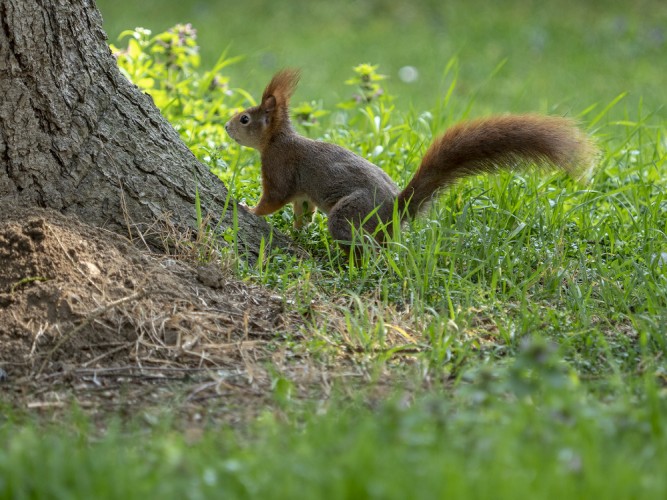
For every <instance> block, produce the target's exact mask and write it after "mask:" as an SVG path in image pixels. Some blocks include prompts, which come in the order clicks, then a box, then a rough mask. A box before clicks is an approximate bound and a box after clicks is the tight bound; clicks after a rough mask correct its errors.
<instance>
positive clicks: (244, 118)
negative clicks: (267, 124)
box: [239, 115, 250, 125]
mask: <svg viewBox="0 0 667 500" xmlns="http://www.w3.org/2000/svg"><path fill="white" fill-rule="evenodd" d="M239 121H240V122H241V125H247V124H248V123H249V122H250V117H249V116H248V115H241V118H239Z"/></svg>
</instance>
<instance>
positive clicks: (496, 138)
mask: <svg viewBox="0 0 667 500" xmlns="http://www.w3.org/2000/svg"><path fill="white" fill-rule="evenodd" d="M299 77H300V74H299V71H298V70H293V69H285V70H282V71H280V72H278V73H277V74H276V75H275V76H274V77H273V79H272V80H271V82H270V83H269V84H268V86H267V87H266V89H265V90H264V93H263V95H262V100H261V102H260V104H259V105H258V106H253V107H250V108H248V109H246V110H244V111H242V112H240V113H238V114H236V115H235V116H234V117H232V118H231V119H230V120H229V121H228V122H227V123H226V124H225V130H227V133H228V134H229V135H230V137H231V138H232V139H234V140H235V141H236V142H238V143H239V144H241V145H242V146H249V147H251V148H255V149H258V150H259V152H260V154H261V161H262V196H261V199H260V200H259V203H258V204H257V206H255V207H254V208H250V209H249V210H250V211H251V212H252V213H254V214H255V215H268V214H271V213H273V212H275V211H277V210H279V209H280V208H282V207H283V206H284V205H286V204H287V203H290V202H291V203H293V205H294V214H295V226H296V227H300V226H301V224H302V221H303V219H304V217H305V216H312V213H313V212H314V210H315V207H317V208H319V209H320V210H321V211H323V212H325V213H326V214H327V215H328V228H329V231H330V232H331V235H332V236H333V237H334V239H336V240H337V241H338V242H339V243H340V244H341V245H342V247H343V248H344V249H345V250H347V251H349V249H350V242H351V241H352V235H353V229H352V227H351V226H354V227H355V228H356V229H359V228H363V230H364V231H367V232H368V233H370V234H375V238H376V239H377V240H378V241H379V242H382V241H383V240H384V237H385V234H392V233H391V229H390V228H389V226H390V225H391V223H392V220H393V213H394V207H395V204H397V208H398V213H399V214H400V217H401V220H404V219H405V218H406V217H412V216H415V215H417V214H418V213H419V211H420V210H421V209H423V208H424V207H425V206H426V205H427V202H428V201H429V200H431V199H432V198H433V197H434V195H436V194H437V193H438V192H439V191H440V190H441V189H442V188H444V187H446V186H449V185H450V184H452V183H454V182H455V181H456V180H457V179H459V178H462V177H465V176H469V175H476V174H480V173H484V172H493V171H496V170H501V169H507V170H511V169H513V168H515V167H516V166H517V164H522V163H523V164H527V163H533V164H535V165H538V166H552V167H557V168H560V169H563V170H565V171H566V172H568V173H571V174H577V173H579V172H582V171H586V170H587V169H588V168H589V167H590V166H591V164H592V160H593V158H594V155H595V147H594V146H593V143H592V141H591V139H590V138H589V137H588V136H587V135H586V134H584V133H583V132H581V131H580V130H579V129H578V128H577V127H576V126H575V124H574V122H573V121H572V120H569V119H567V118H560V117H552V116H539V115H506V116H495V117H490V118H483V119H478V120H474V121H469V122H463V123H459V124H457V125H454V126H453V127H451V128H450V129H448V130H447V131H445V133H444V134H443V135H441V136H440V137H438V138H437V139H436V140H435V141H434V142H433V144H432V145H431V146H430V147H429V148H428V150H427V151H426V154H425V155H424V157H423V159H422V161H421V164H420V166H419V168H418V169H417V172H416V173H415V174H414V176H413V177H412V180H410V182H409V183H408V185H407V186H406V187H405V189H403V190H402V191H401V190H400V189H399V188H398V187H397V186H396V184H395V183H394V181H392V180H391V178H390V177H389V176H388V175H387V174H386V173H385V172H384V171H383V170H381V169H380V168H379V167H377V166H376V165H374V164H372V163H370V162H369V161H368V160H366V159H364V158H362V157H360V156H358V155H356V154H354V153H352V152H351V151H348V150H347V149H345V148H343V147H341V146H337V145H335V144H329V143H326V142H322V141H315V140H312V139H308V138H306V137H303V136H301V135H299V134H298V133H297V132H296V130H295V129H294V127H293V126H292V123H291V121H290V116H289V100H290V97H291V96H292V93H293V92H294V90H295V88H296V86H297V83H298V81H299ZM378 223H383V224H386V225H387V226H385V228H389V230H388V231H385V232H383V231H377V232H376V229H377V226H378Z"/></svg>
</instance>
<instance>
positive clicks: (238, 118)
mask: <svg viewBox="0 0 667 500" xmlns="http://www.w3.org/2000/svg"><path fill="white" fill-rule="evenodd" d="M267 125H268V117H267V116H266V113H264V112H263V110H262V109H261V107H259V106H255V107H253V108H248V109H246V110H244V111H241V112H240V113H238V114H236V115H234V116H233V117H232V119H231V120H229V121H228V122H227V123H225V130H226V131H227V133H228V134H229V137H231V138H232V139H234V140H235V141H236V142H238V143H239V144H240V145H241V146H248V147H250V148H255V149H259V148H260V145H261V143H262V136H263V135H264V131H265V130H266V128H267Z"/></svg>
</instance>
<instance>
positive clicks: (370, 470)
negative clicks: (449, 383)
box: [0, 341, 667, 499]
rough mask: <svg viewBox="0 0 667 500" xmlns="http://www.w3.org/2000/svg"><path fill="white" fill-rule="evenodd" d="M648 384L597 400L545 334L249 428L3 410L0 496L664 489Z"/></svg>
mask: <svg viewBox="0 0 667 500" xmlns="http://www.w3.org/2000/svg"><path fill="white" fill-rule="evenodd" d="M643 384H644V385H643V386H641V387H639V386H635V385H634V384H626V383H623V382H621V381H620V380H619V381H616V382H613V383H612V386H613V387H612V388H609V387H608V388H606V389H605V390H604V391H603V392H605V393H606V394H608V395H609V394H610V393H612V392H613V394H614V397H613V398H607V399H606V400H605V401H600V399H599V397H598V394H596V391H595V390H590V389H589V388H584V387H583V386H582V385H581V384H580V383H579V382H578V381H577V377H576V374H575V373H574V372H572V371H571V370H569V369H568V368H567V366H566V364H564V363H563V362H562V361H561V360H560V358H559V356H557V353H556V352H555V351H553V350H551V349H550V348H549V347H548V346H546V345H544V344H543V343H541V342H540V341H536V342H533V343H532V344H527V345H526V346H525V347H524V348H523V349H522V350H521V352H520V354H519V355H518V357H517V358H516V360H515V361H513V362H512V363H511V364H508V365H506V366H502V367H498V366H497V367H494V368H493V369H485V370H481V371H479V372H477V373H471V374H470V376H469V380H468V381H467V383H466V384H461V385H460V386H459V387H458V388H457V389H456V390H454V391H448V392H447V393H440V392H439V391H437V392H436V393H435V394H431V395H430V396H426V397H423V396H418V397H417V398H416V400H415V394H414V393H412V392H408V391H404V392H402V393H400V394H398V395H397V396H396V397H394V398H393V399H391V400H390V401H388V402H378V403H376V404H375V405H374V406H373V407H372V408H369V407H368V402H362V401H352V402H348V403H345V404H344V405H341V404H328V405H325V406H320V408H319V409H318V411H315V408H311V409H310V411H309V410H308V409H306V411H303V412H298V413H296V412H294V413H290V412H288V413H287V414H283V415H282V416H281V417H280V416H279V417H278V418H276V415H275V414H273V413H270V412H267V413H266V414H264V415H263V416H262V417H261V418H259V419H258V420H257V421H255V422H253V423H250V424H249V427H248V429H247V430H246V431H245V432H243V433H238V432H236V433H234V432H232V431H230V430H228V429H216V430H209V431H207V432H205V433H204V434H203V435H200V436H198V437H197V439H195V440H191V439H190V440H189V439H188V438H187V435H188V433H187V432H183V431H179V430H174V429H173V428H172V427H171V426H169V425H163V426H160V427H158V428H152V429H151V428H149V429H145V427H146V426H145V424H143V425H142V426H141V427H140V428H137V427H132V426H130V427H129V428H128V427H122V426H120V425H118V424H115V425H112V426H111V429H110V430H107V431H106V433H105V435H104V436H103V437H96V436H95V434H96V433H95V431H94V430H92V431H91V429H90V428H88V427H87V426H86V424H85V421H83V422H82V421H80V420H77V419H76V418H75V419H72V421H68V422H64V423H63V422H61V423H60V424H58V426H57V427H54V428H50V427H47V432H43V430H40V429H37V428H35V427H34V426H24V427H22V428H20V429H19V430H16V429H13V428H12V427H11V426H7V425H6V424H5V425H4V426H2V427H0V439H1V440H2V441H3V443H4V446H3V447H2V448H0V471H2V474H0V496H2V497H3V498H17V499H19V498H54V497H56V498H57V497H70V496H72V494H73V493H74V496H76V497H86V498H92V497H94V498H119V497H123V498H145V497H146V496H149V497H151V498H154V497H157V496H159V497H160V498H220V497H221V496H222V497H224V498H267V497H268V498H434V497H436V498H442V497H446V496H453V497H456V498H468V497H482V498H517V497H520V498H527V497H529V498H564V497H567V498H573V497H576V498H591V497H598V496H602V497H604V498H610V499H612V498H619V499H625V498H660V497H662V496H664V492H665V488H666V487H667V484H665V483H666V482H667V479H665V475H664V470H665V467H667V460H666V457H667V455H666V454H665V452H666V451H667V440H666V438H665V430H666V425H667V418H666V413H665V411H664V410H665V406H664V401H662V402H660V398H659V396H658V394H657V390H658V388H657V386H656V384H655V381H654V380H653V379H652V377H645V378H644V379H643ZM640 385H641V384H640ZM286 422H287V423H286ZM63 428H64V430H63ZM65 457H66V458H65ZM37 471H39V472H38V476H36V474H37Z"/></svg>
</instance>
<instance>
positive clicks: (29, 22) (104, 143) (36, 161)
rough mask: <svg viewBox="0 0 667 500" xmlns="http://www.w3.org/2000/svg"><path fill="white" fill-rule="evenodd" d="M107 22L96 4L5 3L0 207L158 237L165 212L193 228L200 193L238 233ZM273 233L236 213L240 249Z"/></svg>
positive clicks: (0, 27) (64, 0)
mask: <svg viewBox="0 0 667 500" xmlns="http://www.w3.org/2000/svg"><path fill="white" fill-rule="evenodd" d="M101 26H102V18H101V15H100V13H99V11H98V10H97V7H96V5H95V3H94V0H0V201H5V202H6V201H7V200H10V201H11V204H12V205H13V206H15V207H16V210H21V208H20V207H21V206H24V205H26V204H34V205H38V206H40V207H47V208H52V209H55V210H58V211H60V212H62V213H65V214H76V215H77V216H78V217H79V218H81V219H82V220H83V221H85V222H87V223H89V224H92V225H95V226H104V227H107V228H109V229H112V230H114V231H117V232H124V233H125V234H127V231H128V228H130V232H134V235H136V232H135V231H139V232H141V233H142V234H143V235H144V237H146V238H148V239H149V240H150V231H148V229H150V228H151V227H153V226H154V225H155V223H156V221H159V220H163V219H164V218H165V217H168V219H169V222H170V224H173V225H174V226H175V227H177V228H179V229H188V228H189V229H195V228H196V224H197V220H196V213H195V191H196V189H198V190H199V195H200V198H201V205H202V210H203V212H204V214H208V215H210V216H211V218H212V220H213V221H214V222H218V221H220V224H219V225H218V228H219V229H220V230H224V229H225V228H227V227H230V226H231V225H232V220H233V217H232V210H231V207H232V206H233V205H232V204H231V203H230V204H229V208H228V209H227V211H226V213H224V214H223V210H224V207H225V205H226V204H225V201H226V197H227V189H226V188H225V186H224V185H223V184H222V182H220V181H219V180H218V179H217V177H215V176H213V175H212V174H211V173H210V172H209V170H208V168H207V167H206V166H205V165H203V164H202V163H200V162H199V161H197V159H196V158H195V157H194V155H193V154H192V152H190V150H188V148H187V147H186V146H185V144H184V143H183V142H182V141H181V139H180V137H179V136H178V134H177V133H176V131H175V130H174V129H173V128H172V127H171V126H170V125H169V123H168V122H167V121H166V120H165V119H164V118H163V117H162V116H161V115H160V112H159V111H158V109H157V108H156V107H155V105H154V104H153V101H152V100H151V98H150V97H149V96H147V95H145V94H143V93H142V92H141V91H140V90H138V89H137V87H135V86H134V85H133V84H131V83H130V82H128V81H127V80H126V79H125V77H123V76H122V75H121V73H120V71H119V70H118V67H117V65H116V61H115V59H114V57H113V56H112V55H111V51H110V50H109V47H108V45H107V43H106V34H105V33H104V31H103V30H102V27H101ZM4 205H5V206H7V203H4ZM213 225H215V224H213ZM269 232H270V229H269V226H268V225H267V224H266V223H265V222H264V221H263V220H261V219H259V218H257V217H255V216H253V215H251V214H249V213H248V212H246V211H245V210H242V209H239V210H238V233H237V235H238V241H239V247H240V248H239V250H240V251H241V252H249V253H250V254H253V253H255V252H256V249H258V248H259V242H260V239H261V238H262V237H265V238H266V239H267V241H268V240H269ZM273 241H274V243H275V242H279V243H280V244H287V240H286V239H285V238H284V237H282V236H280V235H274V236H273ZM149 242H150V243H153V244H155V243H157V242H158V240H157V239H153V240H152V241H149Z"/></svg>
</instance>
